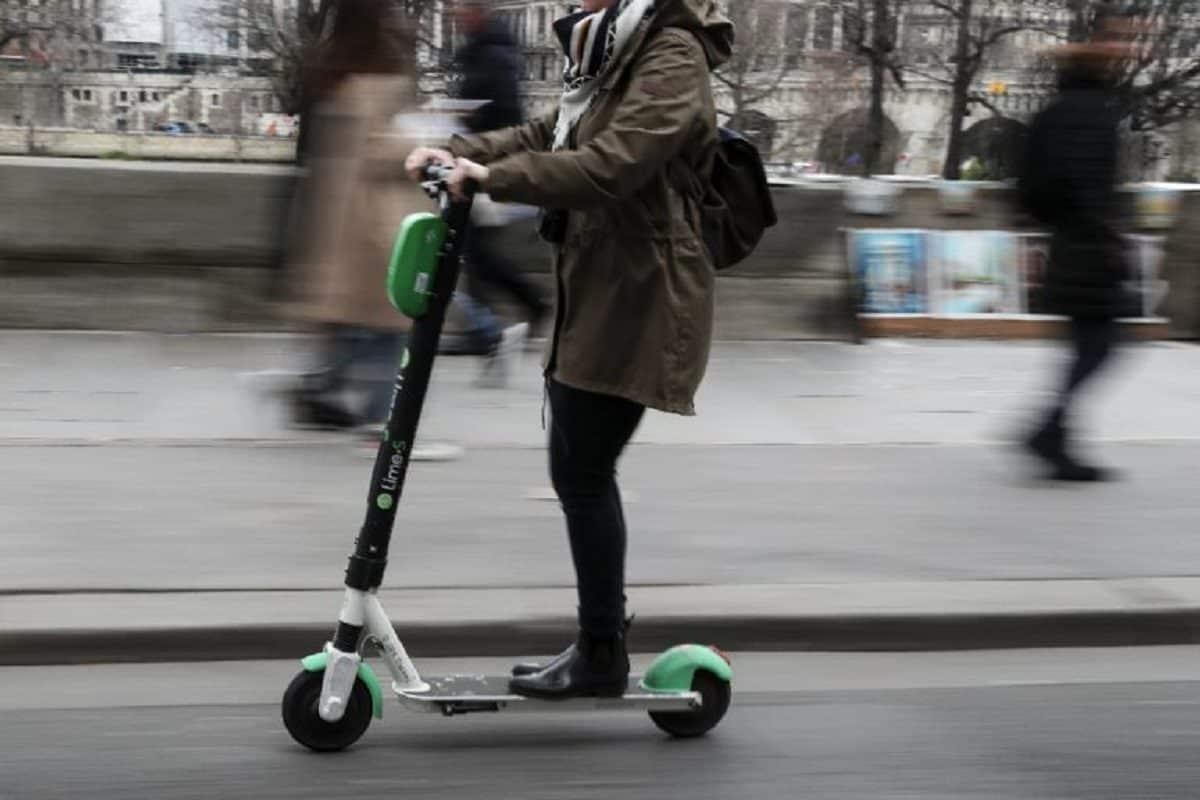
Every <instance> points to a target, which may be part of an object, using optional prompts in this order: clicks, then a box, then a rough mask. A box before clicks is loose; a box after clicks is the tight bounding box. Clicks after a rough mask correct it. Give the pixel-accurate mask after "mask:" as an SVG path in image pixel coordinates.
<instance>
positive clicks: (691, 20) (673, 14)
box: [653, 0, 734, 69]
mask: <svg viewBox="0 0 1200 800" xmlns="http://www.w3.org/2000/svg"><path fill="white" fill-rule="evenodd" d="M653 27H654V28H655V29H658V28H683V29H684V30H687V31H691V32H692V33H693V34H695V36H696V38H698V39H699V40H700V44H702V45H703V46H704V54H705V56H707V57H708V68H709V69H716V68H717V67H719V66H721V65H722V64H724V63H725V62H726V61H728V60H729V58H730V57H731V56H732V55H733V33H734V31H733V23H732V22H730V21H729V20H728V18H726V17H725V15H724V14H722V13H721V10H720V9H719V8H717V2H716V0H658V10H657V11H656V12H655V13H654V22H653Z"/></svg>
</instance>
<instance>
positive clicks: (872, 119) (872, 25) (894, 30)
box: [842, 0, 905, 175]
mask: <svg viewBox="0 0 1200 800" xmlns="http://www.w3.org/2000/svg"><path fill="white" fill-rule="evenodd" d="M904 5H905V0H846V2H845V3H844V4H843V5H842V14H843V25H842V36H843V40H842V44H843V46H844V47H846V48H847V49H848V50H850V52H852V53H855V54H857V55H859V56H860V57H862V58H863V59H864V60H865V61H866V63H867V68H868V70H869V73H870V78H871V80H870V101H869V103H868V105H867V147H866V152H865V153H864V154H863V161H862V169H863V174H864V175H871V174H874V173H878V172H880V171H881V169H882V167H883V164H881V163H880V162H881V160H882V155H883V143H884V119H885V117H884V113H883V100H884V92H885V91H886V88H887V80H888V78H889V77H890V78H891V80H892V82H893V83H894V84H895V85H896V86H897V87H898V88H900V89H904V72H903V65H902V62H901V59H900V54H899V41H898V39H899V30H900V15H901V13H902V12H903V9H904Z"/></svg>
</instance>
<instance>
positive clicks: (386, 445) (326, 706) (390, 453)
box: [283, 164, 733, 752]
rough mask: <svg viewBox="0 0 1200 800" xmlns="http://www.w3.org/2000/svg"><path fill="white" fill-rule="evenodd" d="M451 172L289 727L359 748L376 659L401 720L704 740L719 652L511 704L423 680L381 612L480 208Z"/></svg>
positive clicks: (405, 274)
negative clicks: (610, 691) (569, 717)
mask: <svg viewBox="0 0 1200 800" xmlns="http://www.w3.org/2000/svg"><path fill="white" fill-rule="evenodd" d="M449 174H450V170H449V168H447V167H444V166H438V165H433V164H430V165H429V166H427V167H426V169H425V174H424V176H423V177H424V180H423V182H422V186H423V188H424V189H425V191H426V193H427V194H429V196H430V197H432V198H434V199H436V200H437V201H438V205H439V209H440V212H441V213H440V214H433V213H419V214H413V215H410V216H409V217H408V218H407V219H406V220H405V221H404V223H403V224H402V225H401V228H400V231H399V233H398V235H397V237H396V240H395V246H394V248H393V252H392V258H391V263H390V265H389V269H388V285H387V290H388V295H389V298H390V300H391V302H392V304H393V306H395V307H396V309H397V310H398V311H400V312H401V313H403V314H405V315H407V316H409V317H411V318H412V319H413V326H412V330H411V332H410V335H409V342H408V347H407V349H406V350H405V351H404V354H403V356H402V357H401V360H400V366H399V371H398V374H397V377H396V388H395V393H394V395H393V397H392V408H391V413H390V415H389V418H388V422H387V424H386V426H385V429H384V434H383V441H382V442H380V445H379V453H378V455H377V457H376V459H375V468H374V473H373V475H372V477H371V489H370V495H369V497H368V501H367V514H366V520H365V521H364V523H363V526H362V529H361V531H360V533H359V535H358V539H357V540H356V541H355V547H354V553H353V555H351V556H350V561H349V566H348V567H347V569H346V580H345V586H346V591H345V598H344V600H343V603H342V609H341V614H340V615H339V617H338V623H337V628H336V630H335V632H334V636H333V640H332V641H330V642H327V643H326V644H325V647H324V649H323V650H322V651H321V652H319V653H314V654H312V655H310V656H308V657H307V658H304V659H303V660H302V661H301V666H302V669H301V670H300V672H299V673H298V674H297V675H296V677H295V678H294V679H293V680H292V682H291V684H290V685H289V686H288V688H287V691H286V692H285V693H284V695H283V722H284V725H285V726H286V727H287V729H288V732H289V733H290V734H291V735H292V737H293V738H294V739H295V740H296V741H297V742H299V743H300V744H302V745H304V746H306V747H308V748H310V749H312V750H315V751H318V752H332V751H338V750H342V749H344V748H346V747H349V746H350V745H352V744H354V743H355V742H356V741H358V739H359V738H360V737H361V736H362V735H363V734H364V733H365V732H366V730H367V728H368V726H369V725H370V724H371V720H372V718H381V717H382V715H383V689H382V687H381V685H380V681H379V678H378V677H377V676H376V674H375V672H374V671H373V670H372V669H371V667H370V666H369V665H368V664H367V663H366V662H365V661H364V660H363V659H364V655H365V654H370V653H374V652H377V653H378V654H379V655H380V657H381V658H382V660H383V663H384V665H385V667H386V668H387V671H388V673H389V674H390V675H391V678H392V685H391V689H392V692H393V694H395V696H396V698H397V699H398V700H399V701H400V705H401V706H402V707H403V708H406V709H409V710H414V711H423V712H432V713H439V714H442V715H444V716H447V717H453V716H457V715H460V714H472V713H484V712H493V713H494V712H501V711H612V710H629V711H644V712H649V715H650V718H651V719H652V720H653V721H654V723H655V724H656V725H657V726H658V727H659V728H660V729H662V730H663V731H665V732H666V733H668V734H671V735H672V736H676V737H681V738H686V737H696V736H702V735H704V734H705V733H707V732H708V731H710V730H711V729H712V728H714V727H715V726H716V725H717V723H719V722H720V721H721V719H722V717H724V716H725V712H726V711H727V710H728V708H729V704H730V700H731V697H732V688H731V681H732V678H733V671H732V668H731V666H730V663H729V660H728V658H727V657H726V656H724V655H723V654H722V653H721V652H720V651H718V650H716V649H715V648H710V647H706V646H702V645H694V644H685V645H680V646H677V647H672V648H671V649H669V650H667V651H666V652H664V653H662V654H661V655H660V656H659V657H658V658H657V659H656V660H655V661H654V663H653V664H652V665H651V666H650V668H649V669H648V670H647V671H646V673H645V674H644V675H641V676H638V675H633V676H630V688H629V690H628V691H626V693H625V694H624V696H622V697H612V698H595V697H589V698H577V699H570V700H558V701H552V700H539V699H533V698H527V697H523V696H520V695H515V694H512V693H511V692H510V691H509V689H508V681H509V677H508V676H506V675H505V676H477V675H449V676H445V677H436V678H435V677H430V678H427V679H426V678H422V676H421V675H420V673H418V671H417V668H416V666H415V665H414V664H413V662H412V660H411V659H410V658H409V655H408V653H407V652H406V651H405V649H404V645H403V644H402V643H401V641H400V637H399V636H397V634H396V631H395V629H394V628H393V627H392V623H391V621H390V619H389V617H388V615H387V613H386V612H385V611H384V610H383V606H382V605H381V604H380V601H379V597H378V591H379V587H380V585H381V584H382V583H383V574H384V570H385V568H386V566H387V558H388V546H389V544H390V541H391V536H392V528H393V526H394V524H395V520H396V511H397V508H398V506H399V503H400V497H401V493H402V491H403V488H404V481H405V477H406V475H407V472H408V466H409V459H410V456H411V453H412V448H413V442H414V440H415V438H416V433H417V426H418V422H419V420H420V417H421V408H422V406H423V404H424V402H425V395H426V391H427V389H428V387H429V379H430V375H431V374H432V371H433V362H434V358H435V357H436V355H437V352H438V340H439V338H440V336H441V332H442V326H443V324H444V322H445V318H446V309H447V307H448V306H449V304H450V299H451V296H452V295H453V292H454V289H455V286H456V285H457V283H458V278H459V270H460V263H461V258H462V249H463V248H462V244H463V235H464V233H465V232H466V229H467V226H468V224H469V222H470V213H471V200H470V199H467V200H461V201H460V200H453V199H452V198H451V197H450V194H449V191H448V189H447V185H446V180H447V178H448V177H449Z"/></svg>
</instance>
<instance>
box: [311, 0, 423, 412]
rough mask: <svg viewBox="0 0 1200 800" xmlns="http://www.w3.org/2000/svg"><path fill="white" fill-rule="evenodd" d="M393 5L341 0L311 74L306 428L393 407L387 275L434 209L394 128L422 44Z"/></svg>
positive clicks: (392, 326)
mask: <svg viewBox="0 0 1200 800" xmlns="http://www.w3.org/2000/svg"><path fill="white" fill-rule="evenodd" d="M393 6H394V4H393V3H392V2H391V1H390V0H339V2H338V3H337V4H336V5H335V6H334V17H333V24H332V29H331V31H330V33H329V35H328V37H327V38H326V39H324V40H323V41H322V42H321V43H320V45H319V47H318V49H317V52H316V55H315V59H314V61H313V63H312V64H311V65H310V68H309V69H308V70H307V71H306V73H305V81H304V82H305V90H306V97H307V98H308V100H307V103H306V108H307V113H306V115H305V119H304V120H303V130H304V137H303V147H302V157H303V161H304V166H305V167H306V169H307V176H306V178H305V180H304V183H303V185H302V190H301V192H300V194H301V196H300V197H298V198H297V202H296V207H297V208H298V209H299V218H298V219H297V220H296V228H295V233H296V236H295V237H294V239H293V242H294V245H295V247H294V249H293V250H292V252H291V254H290V259H289V264H288V278H287V282H288V290H289V292H290V293H291V294H292V295H293V297H292V300H293V302H292V310H293V312H294V314H295V316H296V317H297V318H298V319H301V320H303V321H305V322H308V323H310V324H312V325H314V326H315V327H316V329H317V331H318V333H319V334H320V340H321V343H320V346H319V348H318V352H317V353H316V354H315V355H316V359H315V361H316V363H315V364H314V365H313V367H312V369H311V370H310V371H308V372H307V373H306V374H304V375H303V376H302V377H301V379H300V381H299V385H298V386H297V387H296V388H295V389H293V390H292V392H291V393H290V394H291V409H292V414H293V420H294V422H295V423H297V424H299V425H302V426H311V427H319V428H331V429H346V428H354V427H358V426H363V425H366V426H371V427H377V426H379V425H380V424H381V423H383V422H384V421H385V420H386V418H387V414H388V411H389V406H390V400H391V393H392V386H393V383H394V379H395V373H396V368H397V362H398V356H399V352H400V349H401V347H402V345H403V337H404V332H405V331H406V330H407V328H408V322H407V320H406V319H405V318H404V317H403V316H402V315H400V314H399V313H398V312H397V311H396V310H395V309H394V308H392V306H391V304H390V303H389V302H388V299H387V293H386V279H387V268H388V262H389V259H390V255H391V248H392V244H393V242H394V237H395V235H396V231H397V230H398V229H399V226H400V224H401V222H402V221H403V220H404V218H405V217H406V216H407V215H408V214H410V213H413V212H416V211H428V210H431V209H432V204H431V202H430V201H429V199H428V198H427V197H426V196H425V195H424V194H423V192H422V191H421V189H420V187H419V186H418V185H417V184H416V183H414V182H411V181H409V180H408V179H407V176H406V175H404V174H403V170H402V169H401V168H399V167H400V165H399V163H398V162H397V161H396V160H395V158H394V155H395V153H396V152H397V150H398V146H397V145H396V143H395V142H394V141H393V137H392V134H391V132H390V129H391V121H392V119H393V117H394V116H395V115H396V114H397V113H400V112H401V111H403V110H404V109H406V108H410V107H412V106H415V104H416V102H417V90H416V82H415V77H414V75H415V71H414V69H413V65H412V58H413V55H412V54H413V52H414V47H415V40H414V37H413V34H412V32H411V31H410V30H409V29H408V28H407V27H406V26H405V25H403V24H402V23H401V22H400V21H399V20H398V18H397V16H396V15H395V13H394V12H393Z"/></svg>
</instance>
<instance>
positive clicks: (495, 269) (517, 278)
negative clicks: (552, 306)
mask: <svg viewBox="0 0 1200 800" xmlns="http://www.w3.org/2000/svg"><path fill="white" fill-rule="evenodd" d="M497 230H498V229H495V228H485V227H480V228H473V229H472V230H471V233H470V237H469V238H468V240H467V253H466V256H467V269H468V271H469V273H470V277H471V291H472V292H473V293H474V295H475V297H476V299H479V298H481V297H482V295H483V292H481V291H480V289H484V288H486V287H489V286H490V287H493V288H496V289H502V290H504V291H506V292H508V293H509V294H510V295H512V296H513V297H514V298H515V299H516V300H517V302H518V303H520V304H521V305H522V306H524V307H525V311H526V313H527V314H528V316H529V321H530V322H532V323H534V324H537V323H538V322H540V321H541V320H542V317H544V316H545V315H546V312H547V311H548V310H549V305H548V304H547V303H546V301H545V300H543V299H542V295H541V293H540V292H539V291H538V289H537V287H536V286H534V285H533V283H532V282H531V281H530V280H529V279H528V278H526V277H525V276H524V275H523V274H522V273H521V270H519V269H518V268H517V266H516V264H513V263H512V262H511V261H509V260H508V259H507V258H505V257H504V255H503V254H502V253H500V251H499V248H498V247H497V246H496V237H497V235H498V233H497ZM479 284H483V285H482V286H480V285H479Z"/></svg>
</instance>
